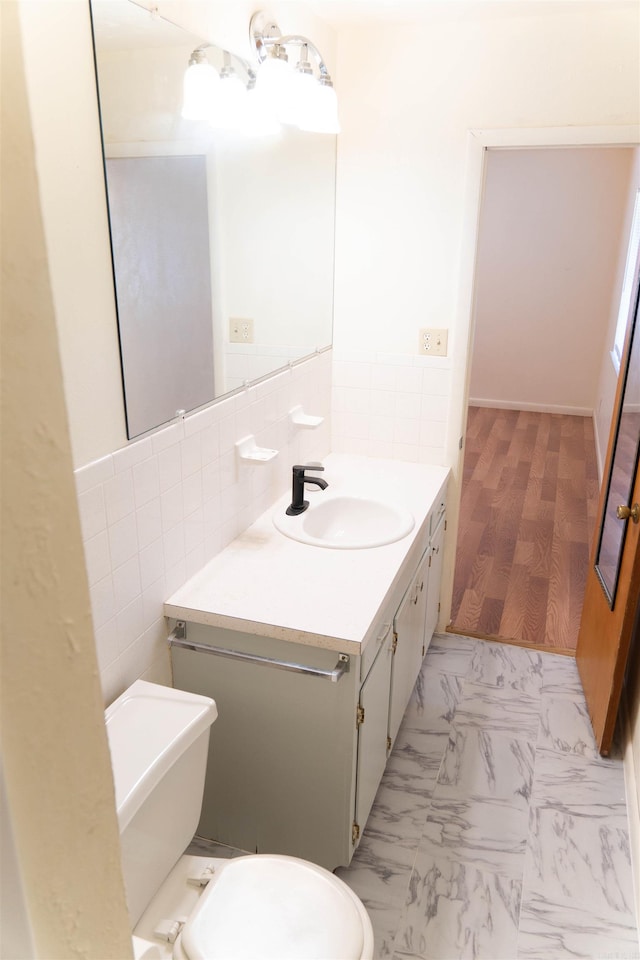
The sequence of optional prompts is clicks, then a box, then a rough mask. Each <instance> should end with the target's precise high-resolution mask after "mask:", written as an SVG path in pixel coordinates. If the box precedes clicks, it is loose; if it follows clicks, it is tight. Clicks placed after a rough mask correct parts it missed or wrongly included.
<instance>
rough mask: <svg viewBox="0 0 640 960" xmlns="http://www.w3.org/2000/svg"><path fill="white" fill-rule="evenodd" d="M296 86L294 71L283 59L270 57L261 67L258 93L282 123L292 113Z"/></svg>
mask: <svg viewBox="0 0 640 960" xmlns="http://www.w3.org/2000/svg"><path fill="white" fill-rule="evenodd" d="M294 84H295V74H294V72H293V69H292V68H291V67H290V66H289V63H288V62H287V61H286V60H285V59H283V58H282V57H274V56H270V57H268V58H267V59H266V60H265V61H264V62H263V63H262V64H261V65H260V68H259V70H258V74H257V77H256V93H258V94H259V96H260V97H261V99H262V102H263V103H264V104H265V105H266V107H267V109H268V110H270V111H271V113H272V114H273V115H274V116H276V117H277V118H278V120H280V122H284V120H283V118H284V116H285V115H286V114H287V112H289V111H290V99H291V91H292V87H293V86H294Z"/></svg>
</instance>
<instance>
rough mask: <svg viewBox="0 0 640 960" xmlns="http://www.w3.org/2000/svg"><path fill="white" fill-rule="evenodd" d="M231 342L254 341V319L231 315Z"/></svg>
mask: <svg viewBox="0 0 640 960" xmlns="http://www.w3.org/2000/svg"><path fill="white" fill-rule="evenodd" d="M229 343H253V320H250V319H247V318H246V317H229Z"/></svg>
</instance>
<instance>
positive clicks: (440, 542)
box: [422, 515, 446, 656]
mask: <svg viewBox="0 0 640 960" xmlns="http://www.w3.org/2000/svg"><path fill="white" fill-rule="evenodd" d="M445 526H446V524H445V521H444V515H443V516H442V518H441V521H440V523H439V524H438V526H437V528H436V530H435V533H433V535H432V537H431V541H430V543H429V578H428V585H427V613H426V620H425V631H424V635H425V644H424V651H423V654H422V655H423V656H424V654H425V653H426V652H427V647H428V646H429V644H430V643H431V638H432V637H433V632H434V630H435V629H436V626H437V625H438V613H439V611H440V583H441V581H442V556H443V547H444V531H445Z"/></svg>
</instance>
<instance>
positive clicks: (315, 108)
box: [299, 82, 340, 133]
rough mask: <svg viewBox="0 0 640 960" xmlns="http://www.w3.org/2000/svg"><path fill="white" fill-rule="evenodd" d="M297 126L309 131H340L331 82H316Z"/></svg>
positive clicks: (336, 105)
mask: <svg viewBox="0 0 640 960" xmlns="http://www.w3.org/2000/svg"><path fill="white" fill-rule="evenodd" d="M299 126H300V129H301V130H307V131H308V132H310V133H340V122H339V120H338V98H337V97H336V92H335V90H334V89H333V87H332V86H331V83H326V82H325V83H322V82H319V83H316V85H315V88H314V90H313V91H312V93H311V95H310V96H309V97H308V99H307V103H306V105H305V112H304V115H303V116H302V117H301V118H300V123H299Z"/></svg>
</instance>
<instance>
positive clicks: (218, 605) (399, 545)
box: [164, 454, 449, 654]
mask: <svg viewBox="0 0 640 960" xmlns="http://www.w3.org/2000/svg"><path fill="white" fill-rule="evenodd" d="M323 463H324V467H325V472H324V473H323V474H322V477H323V479H325V480H326V481H327V482H328V484H329V488H328V491H327V492H329V491H331V493H332V494H334V495H335V494H337V493H340V494H351V495H357V496H361V497H372V498H378V499H382V500H386V501H391V502H393V503H396V504H398V505H400V506H403V507H405V508H406V509H408V510H410V511H411V513H412V514H413V515H414V517H415V526H414V528H413V530H412V531H411V532H410V533H408V534H407V535H406V536H405V537H404V538H403V539H402V540H398V541H396V543H390V544H387V545H385V546H381V547H372V548H369V549H365V550H357V549H356V550H343V549H329V548H325V547H317V546H310V545H308V544H304V543H299V542H298V541H296V540H291V539H289V538H288V537H286V536H284V535H283V534H281V533H279V532H278V531H277V530H276V528H275V527H274V525H273V514H274V511H276V510H280V511H284V510H285V508H286V507H287V506H288V505H289V503H290V501H291V492H290V491H288V492H287V494H286V495H285V496H283V497H281V498H280V500H279V501H278V502H277V503H276V504H274V506H273V507H272V508H271V509H269V510H267V511H266V512H265V513H264V514H262V516H261V517H259V518H258V520H256V522H255V523H254V524H252V526H250V527H249V528H248V529H247V530H245V532H244V533H243V534H241V535H240V536H239V537H237V538H236V539H235V540H234V541H233V542H232V543H230V544H229V546H228V547H226V548H225V549H224V550H223V551H222V552H221V553H219V554H218V555H217V556H215V557H214V558H213V559H212V560H210V561H209V563H207V564H206V566H205V567H203V569H202V570H200V571H199V572H198V573H197V574H195V576H193V577H192V578H191V579H190V580H188V581H187V583H185V584H184V586H182V587H180V589H179V590H177V591H176V592H175V593H174V594H173V596H171V597H170V598H169V599H168V600H167V602H166V603H165V605H164V612H165V615H166V616H167V617H172V618H175V619H178V620H187V621H190V622H192V623H201V624H210V625H212V626H218V627H224V628H226V629H230V630H239V631H243V632H246V633H251V634H257V635H259V636H270V637H274V638H277V639H282V640H289V641H293V642H296V643H303V644H310V645H312V646H316V647H325V648H328V649H333V650H339V651H342V652H344V653H353V654H359V653H361V652H362V649H363V648H364V646H365V645H366V643H367V642H368V639H369V636H370V633H371V631H372V630H374V629H375V627H376V618H377V616H378V614H379V612H380V610H381V608H383V607H384V604H385V600H386V598H387V596H388V595H390V594H391V593H392V591H393V590H394V588H395V587H396V585H397V583H398V579H399V577H400V575H402V576H406V575H408V574H410V573H412V571H408V570H403V569H402V567H403V564H404V562H405V561H406V559H407V556H408V555H409V553H410V551H411V548H412V547H413V545H414V544H415V542H416V540H417V539H419V538H422V539H424V532H423V530H422V528H423V525H424V523H425V520H426V518H427V516H428V513H429V511H430V509H431V507H432V506H433V504H434V501H435V500H436V498H437V497H438V494H439V493H440V491H441V490H442V487H443V485H444V484H445V482H446V481H447V479H448V476H449V470H448V468H446V467H438V466H429V465H423V464H414V463H403V462H400V461H392V460H374V459H371V458H368V457H353V456H348V455H346V454H330V455H329V456H328V457H325V459H324V461H323ZM257 469H259V468H257ZM323 495H324V494H323V492H322V491H317V492H316V490H315V488H312V487H307V488H306V493H305V497H306V498H307V499H308V500H310V501H311V503H312V504H313V502H314V500H315V499H316V498H318V497H322V496H323ZM312 498H313V500H312ZM310 509H311V507H310ZM425 546H426V541H425ZM417 559H419V557H417V558H415V560H416V561H417ZM412 562H413V559H412ZM401 571H402V574H401Z"/></svg>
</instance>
